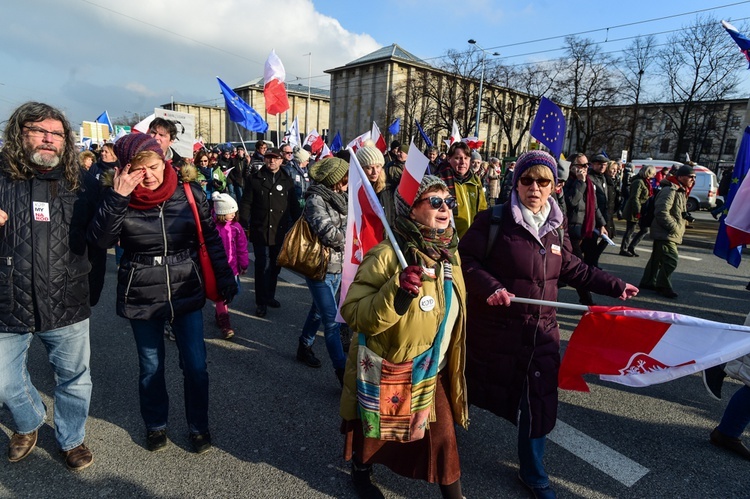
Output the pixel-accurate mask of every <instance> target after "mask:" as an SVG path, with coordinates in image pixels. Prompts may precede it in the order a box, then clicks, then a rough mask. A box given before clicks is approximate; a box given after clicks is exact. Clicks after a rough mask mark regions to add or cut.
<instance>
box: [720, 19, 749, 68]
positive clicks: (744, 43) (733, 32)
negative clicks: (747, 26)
mask: <svg viewBox="0 0 750 499" xmlns="http://www.w3.org/2000/svg"><path fill="white" fill-rule="evenodd" d="M721 25H722V26H724V29H725V30H727V33H729V36H731V37H732V39H733V40H734V42H735V43H736V44H737V45H738V46H739V47H740V52H742V53H743V54H744V55H745V59H747V62H748V66H747V69H750V38H748V37H746V36H745V35H743V34H742V33H740V32H739V31H737V28H735V27H734V26H732V25H731V24H729V23H728V22H726V21H721Z"/></svg>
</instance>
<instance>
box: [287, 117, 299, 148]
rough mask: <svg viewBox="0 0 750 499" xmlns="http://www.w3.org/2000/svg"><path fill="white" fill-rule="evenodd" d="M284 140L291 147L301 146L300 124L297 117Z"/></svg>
mask: <svg viewBox="0 0 750 499" xmlns="http://www.w3.org/2000/svg"><path fill="white" fill-rule="evenodd" d="M284 140H285V141H286V143H287V144H289V145H290V146H298V145H299V122H298V121H297V117H296V116H295V117H294V121H292V126H290V127H289V130H287V131H286V133H285V134H284Z"/></svg>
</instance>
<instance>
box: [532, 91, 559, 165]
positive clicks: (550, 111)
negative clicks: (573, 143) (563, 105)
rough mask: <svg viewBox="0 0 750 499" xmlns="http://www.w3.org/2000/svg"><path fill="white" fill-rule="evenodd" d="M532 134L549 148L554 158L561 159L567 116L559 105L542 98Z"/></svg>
mask: <svg viewBox="0 0 750 499" xmlns="http://www.w3.org/2000/svg"><path fill="white" fill-rule="evenodd" d="M530 133H531V136H532V137H534V138H535V139H536V140H538V141H539V142H541V143H542V144H543V145H545V146H547V148H549V152H550V153H551V154H552V156H554V157H555V158H559V157H560V153H562V148H563V141H564V140H565V116H563V113H562V111H561V110H560V108H559V107H557V104H555V103H554V102H552V101H551V100H549V99H548V98H546V97H542V100H541V101H539V110H537V112H536V117H535V118H534V124H533V125H531V131H530Z"/></svg>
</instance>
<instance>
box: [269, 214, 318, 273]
mask: <svg viewBox="0 0 750 499" xmlns="http://www.w3.org/2000/svg"><path fill="white" fill-rule="evenodd" d="M330 253H331V250H330V249H329V248H328V246H325V245H324V244H323V243H321V242H320V239H319V238H318V236H317V234H315V233H314V232H313V231H312V230H310V225H309V224H308V223H307V220H306V219H305V216H304V215H301V216H300V217H299V218H298V219H297V221H296V222H294V225H293V226H292V228H291V229H290V230H289V232H287V234H286V237H284V244H283V245H282V246H281V251H279V256H278V258H277V259H276V263H277V264H278V265H279V266H280V267H285V268H287V269H289V270H293V271H295V272H298V273H300V274H302V275H303V276H305V277H309V278H310V279H313V280H315V281H322V280H323V279H325V277H326V272H327V270H328V259H329V257H330Z"/></svg>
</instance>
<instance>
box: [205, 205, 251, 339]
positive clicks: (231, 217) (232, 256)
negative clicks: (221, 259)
mask: <svg viewBox="0 0 750 499" xmlns="http://www.w3.org/2000/svg"><path fill="white" fill-rule="evenodd" d="M238 211H239V209H238V208H237V202H236V201H235V200H234V198H233V197H232V196H230V195H229V194H221V193H218V192H217V193H216V194H214V213H215V214H216V229H217V230H218V231H219V236H220V237H221V242H222V244H223V245H224V251H225V252H226V254H227V262H228V263H229V267H231V269H232V272H233V273H234V279H235V281H236V282H237V289H238V290H239V288H240V276H241V275H245V274H246V273H247V267H248V265H249V264H250V261H249V258H248V253H247V236H246V235H245V231H244V229H243V228H242V225H240V223H239V221H238V220H237V212H238ZM215 319H216V325H217V326H219V329H220V330H221V337H222V338H224V339H225V340H229V339H231V338H232V337H234V329H232V324H231V321H230V320H229V308H228V307H227V304H226V303H224V302H222V301H217V302H216V315H215Z"/></svg>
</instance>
